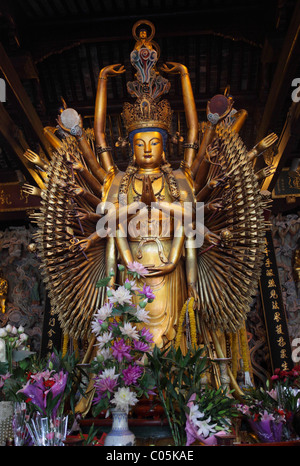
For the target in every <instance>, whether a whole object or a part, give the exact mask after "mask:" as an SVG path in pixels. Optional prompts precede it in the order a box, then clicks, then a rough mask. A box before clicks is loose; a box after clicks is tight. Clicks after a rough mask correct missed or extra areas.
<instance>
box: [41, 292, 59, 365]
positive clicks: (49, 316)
mask: <svg viewBox="0 0 300 466" xmlns="http://www.w3.org/2000/svg"><path fill="white" fill-rule="evenodd" d="M61 336H62V332H61V328H60V325H59V321H58V317H57V314H54V312H53V310H52V309H51V306H50V301H49V299H48V298H47V300H46V305H45V314H44V324H43V336H42V348H41V355H42V356H50V355H51V354H52V352H53V348H60V347H61Z"/></svg>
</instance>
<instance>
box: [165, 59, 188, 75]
mask: <svg viewBox="0 0 300 466" xmlns="http://www.w3.org/2000/svg"><path fill="white" fill-rule="evenodd" d="M168 65H171V67H169V66H168ZM160 69H161V71H164V72H165V73H187V67H186V66H184V65H182V64H181V63H175V62H172V61H168V62H167V63H164V64H163V65H162V66H161V68H160Z"/></svg>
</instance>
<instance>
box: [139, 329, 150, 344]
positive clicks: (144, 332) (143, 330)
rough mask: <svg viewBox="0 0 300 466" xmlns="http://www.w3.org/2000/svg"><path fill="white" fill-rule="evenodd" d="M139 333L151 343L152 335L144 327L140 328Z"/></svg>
mask: <svg viewBox="0 0 300 466" xmlns="http://www.w3.org/2000/svg"><path fill="white" fill-rule="evenodd" d="M140 335H141V338H143V339H145V340H146V342H147V343H153V335H152V333H151V332H150V331H149V330H148V329H147V328H146V327H143V328H142V330H141V332H140Z"/></svg>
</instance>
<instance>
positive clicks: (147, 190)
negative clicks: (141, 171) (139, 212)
mask: <svg viewBox="0 0 300 466" xmlns="http://www.w3.org/2000/svg"><path fill="white" fill-rule="evenodd" d="M141 202H144V203H145V204H146V205H148V206H150V205H151V202H156V197H155V195H154V192H153V187H152V183H151V180H150V177H149V176H144V179H143V191H142V196H141Z"/></svg>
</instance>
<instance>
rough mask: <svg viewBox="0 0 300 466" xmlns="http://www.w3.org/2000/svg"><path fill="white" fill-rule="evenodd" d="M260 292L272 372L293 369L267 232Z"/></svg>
mask: <svg viewBox="0 0 300 466" xmlns="http://www.w3.org/2000/svg"><path fill="white" fill-rule="evenodd" d="M260 291H261V300H262V307H263V313H264V318H265V323H266V330H267V336H268V344H269V350H270V356H271V364H272V370H273V371H274V370H275V369H277V368H280V369H281V370H290V369H291V368H292V367H293V363H292V357H291V345H290V340H289V334H288V326H287V320H286V314H285V310H284V305H283V300H282V295H281V287H280V281H279V275H278V270H277V263H276V256H275V250H274V245H273V239H272V234H271V231H267V232H266V236H265V259H264V263H263V266H262V271H261V279H260Z"/></svg>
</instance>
